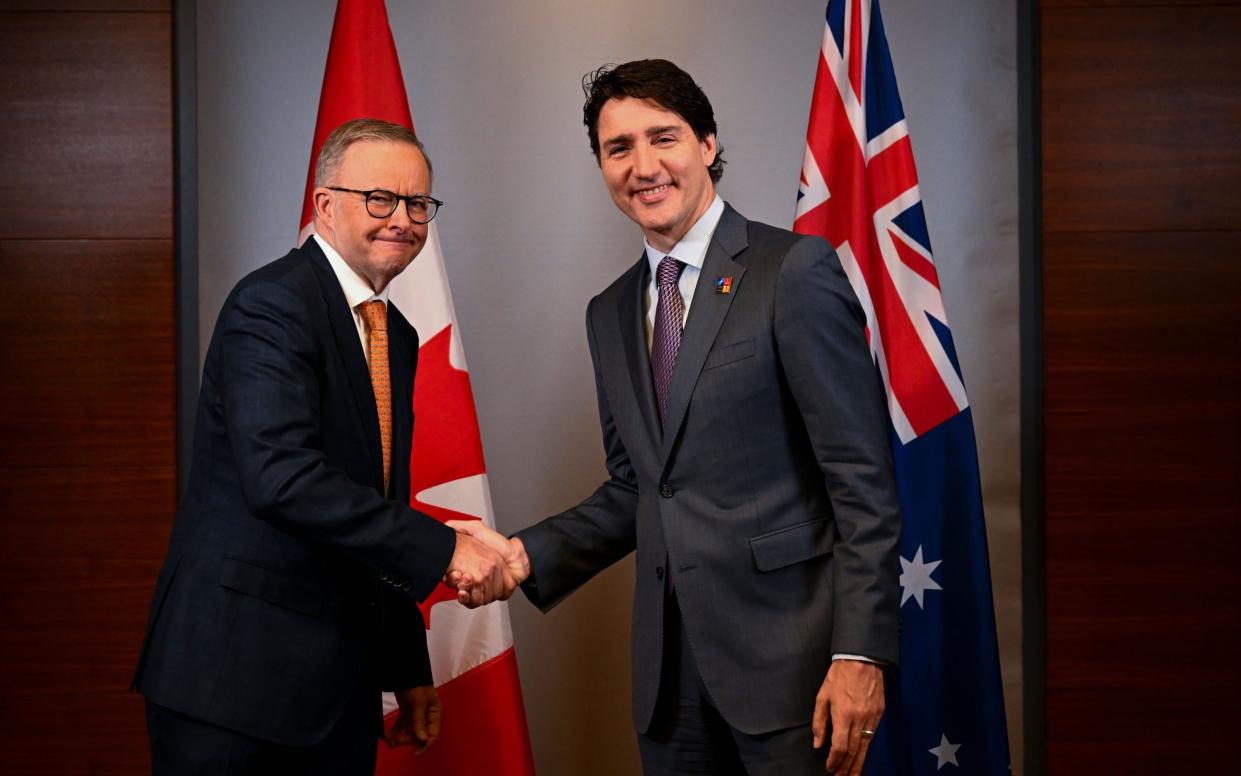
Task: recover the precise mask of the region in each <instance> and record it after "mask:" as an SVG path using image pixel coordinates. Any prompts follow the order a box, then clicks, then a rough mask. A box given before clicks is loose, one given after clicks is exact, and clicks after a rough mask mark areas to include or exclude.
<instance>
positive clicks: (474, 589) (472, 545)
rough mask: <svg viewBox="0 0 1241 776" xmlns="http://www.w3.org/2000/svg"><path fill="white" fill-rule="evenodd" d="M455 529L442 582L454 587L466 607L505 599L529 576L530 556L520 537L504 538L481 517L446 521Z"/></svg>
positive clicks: (458, 598)
mask: <svg viewBox="0 0 1241 776" xmlns="http://www.w3.org/2000/svg"><path fill="white" fill-rule="evenodd" d="M448 526H449V527H450V528H452V529H453V530H454V531H456V532H457V548H456V550H454V551H453V554H452V560H451V561H450V562H449V564H448V571H447V572H446V573H445V574H444V584H446V585H448V586H449V587H455V588H456V589H457V600H458V601H460V602H461V604H462V605H463V606H467V607H469V608H470V609H474V608H477V607H479V606H483V605H484V604H489V603H491V602H492V601H507V600H508V599H509V597H510V596H512V595H513V591H514V590H516V589H517V586H518V585H520V584H521V583H522V582H525V581H526V578H527V577H529V576H530V558H528V557H527V556H526V546H525V545H524V544H522V542H521V539H517V538H513V539H506V538H504V535H503V534H500V533H498V532H497V531H495V530H493V529H491V528H489V527H487V525H486V524H485V523H483V521H481V520H450V521H448Z"/></svg>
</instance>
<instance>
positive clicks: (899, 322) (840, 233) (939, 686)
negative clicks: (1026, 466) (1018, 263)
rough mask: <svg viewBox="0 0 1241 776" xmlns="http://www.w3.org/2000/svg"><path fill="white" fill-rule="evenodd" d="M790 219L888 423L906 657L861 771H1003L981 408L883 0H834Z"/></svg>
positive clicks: (1004, 737)
mask: <svg viewBox="0 0 1241 776" xmlns="http://www.w3.org/2000/svg"><path fill="white" fill-rule="evenodd" d="M793 228H794V230H796V231H798V232H801V233H803V234H815V235H819V236H821V237H824V238H826V239H827V240H828V241H829V242H830V243H831V244H832V245H833V246H835V248H836V250H837V253H838V254H839V256H840V261H841V264H842V265H843V266H844V269H845V272H846V274H847V275H848V276H849V281H850V283H851V284H852V286H853V290H854V291H855V292H856V294H857V297H858V299H859V301H860V302H861V304H862V307H863V309H864V310H865V311H866V320H867V336H868V338H869V341H870V347H871V352H872V354H873V355H874V357H875V362H876V364H877V365H878V368H879V371H880V374H881V376H882V378H883V384H884V388H885V390H886V392H887V404H888V415H889V418H890V420H891V423H892V457H893V464H894V468H895V474H896V482H897V490H898V492H899V495H900V502H901V512H902V520H903V523H902V535H901V569H902V573H901V578H900V584H901V662H900V666H899V667H898V668H897V669H896V670H894V671H890V672H888V676H887V680H888V681H887V710H886V711H885V713H884V717H883V721H882V723H881V724H880V727H879V730H878V732H877V734H876V736H875V738H874V740H873V742H872V744H871V747H870V750H869V753H868V756H867V761H866V772H867V773H869V774H935V773H938V772H940V771H941V770H942V769H945V768H947V769H949V771H951V772H953V773H962V774H995V773H1007V772H1008V771H1009V766H1010V761H1009V752H1008V732H1007V725H1006V722H1005V716H1004V696H1003V689H1002V684H1001V680H1000V669H999V656H998V650H997V647H996V636H995V614H994V610H993V604H992V598H991V574H990V567H989V565H988V561H987V540H986V531H985V527H984V524H983V510H982V492H981V488H980V484H979V478H978V453H977V448H976V446H975V441H974V426H973V417H972V414H971V412H970V409H969V400H968V399H967V397H966V394H965V386H964V382H963V380H962V377H961V369H960V365H959V363H958V361H957V355H956V350H955V349H954V347H953V344H952V333H951V331H950V330H949V328H948V318H947V315H946V314H945V312H944V303H943V297H942V296H941V294H940V286H939V278H938V275H937V273H936V271H935V263H934V259H933V258H932V255H931V242H930V236H929V234H928V232H927V226H926V216H925V214H924V212H923V209H922V196H921V194H920V193H919V191H918V174H917V170H916V168H915V166H914V157H913V148H912V146H911V145H910V139H909V127H908V125H907V124H906V122H905V113H904V109H903V108H902V106H901V98H900V94H899V92H898V91H897V88H896V75H895V73H894V71H893V69H892V57H891V52H890V50H889V49H888V42H887V38H886V36H885V35H884V31H883V21H882V19H881V17H880V13H879V3H878V1H877V0H829V2H828V5H827V23H826V26H825V28H824V31H823V45H822V48H821V51H820V56H819V66H818V73H817V76H816V79H815V88H814V98H813V101H812V103H811V106H810V125H809V129H808V131H807V137H806V153H805V158H804V161H803V163H802V173H801V186H800V187H799V190H798V198H797V217H796V219H795V221H794V223H793Z"/></svg>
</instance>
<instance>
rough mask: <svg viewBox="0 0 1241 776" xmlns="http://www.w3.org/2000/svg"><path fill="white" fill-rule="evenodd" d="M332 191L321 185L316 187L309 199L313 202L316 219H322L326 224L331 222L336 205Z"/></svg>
mask: <svg viewBox="0 0 1241 776" xmlns="http://www.w3.org/2000/svg"><path fill="white" fill-rule="evenodd" d="M332 194H333V192H332V191H331V190H330V189H325V188H323V187H322V186H319V187H317V188H316V189H315V190H314V193H313V194H312V195H311V201H312V202H313V203H314V206H315V212H314V218H315V220H316V221H322V222H324V223H326V224H329V225H330V224H331V223H332V216H333V215H335V213H334V209H335V205H336V201H335V198H334V197H333V196H332Z"/></svg>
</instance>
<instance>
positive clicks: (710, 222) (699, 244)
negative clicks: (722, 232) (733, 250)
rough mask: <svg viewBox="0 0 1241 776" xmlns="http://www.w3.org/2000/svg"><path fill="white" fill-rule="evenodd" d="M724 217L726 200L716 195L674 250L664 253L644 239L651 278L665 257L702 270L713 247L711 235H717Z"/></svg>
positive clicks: (673, 247)
mask: <svg viewBox="0 0 1241 776" xmlns="http://www.w3.org/2000/svg"><path fill="white" fill-rule="evenodd" d="M723 215H724V200H722V199H720V195H719V194H716V195H715V199H713V200H712V201H711V205H710V207H708V208H707V210H706V212H704V213H703V214H702V215H701V216H700V217H699V218H698V220H697V221H695V222H694V225H693V226H691V227H690V228H689V231H688V232H686V233H685V236H684V237H682V238H681V239H680V241H678V242H677V244H676V245H674V246H672V250H670V251H668V252H667V253H664V252H663V251H661V250H658V249H656V248H653V247H651V244H650V243H649V242H647V241H646V240H645V239H644V240H643V241H642V242H643V244H644V245H645V246H646V260H647V261H649V262H650V263H651V277H655V271H656V268H657V267H658V266H659V262H660V261H662V260H663V258H664V257H665V256H674V257H676V259H677V261H680V262H681V263H682V264H688V265H689V266H691V267H694V268H695V269H699V270H701V269H702V264H703V262H704V261H705V260H706V258H707V248H709V247H710V246H711V235H713V234H715V227H717V226H719V223H720V218H721V217H722V216H723Z"/></svg>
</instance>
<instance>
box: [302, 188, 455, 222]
mask: <svg viewBox="0 0 1241 776" xmlns="http://www.w3.org/2000/svg"><path fill="white" fill-rule="evenodd" d="M323 188H325V189H330V190H332V191H344V192H348V193H350V194H361V195H362V196H363V197H364V198H365V199H366V203H365V205H366V214H367V215H369V216H370V217H371V218H391V217H392V214H393V213H395V212H396V207H397V205H399V204H400V203H402V202H404V203H405V215H407V216H409V220H410V221H413V222H414V223H415V224H429V223H431V222H432V221H434V220H435V216H437V215H438V214H439V212H440V208H442V207H443V206H444V203H443V201H442V200H438V199H436V198H435V197H432V196H430V195H429V194H410V195H409V196H407V197H403V196H401V195H400V194H397V193H396V192H395V191H388V190H387V189H369V190H367V191H359V190H358V189H347V188H345V187H344V186H324V187H323ZM374 194H386V195H388V196H390V197H392V209H391V210H389V211H388V212H387V213H385V214H384V215H382V216H377V215H375V214H374V213H372V212H371V196H372V195H374ZM416 199H421V200H426V201H427V202H432V203H434V204H435V211H434V212H433V213H431V217H430V218H428V219H427V220H426V221H419V220H418V219H417V218H414V216H413V214H412V213H410V212H409V208H410V206H411V205H413V204H414V200H416Z"/></svg>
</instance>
